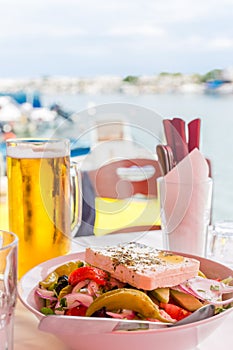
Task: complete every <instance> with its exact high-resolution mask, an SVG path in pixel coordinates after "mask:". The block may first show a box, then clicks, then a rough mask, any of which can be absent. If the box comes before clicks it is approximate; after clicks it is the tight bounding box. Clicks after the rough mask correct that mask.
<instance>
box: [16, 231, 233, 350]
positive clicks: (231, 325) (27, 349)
mask: <svg viewBox="0 0 233 350" xmlns="http://www.w3.org/2000/svg"><path fill="white" fill-rule="evenodd" d="M134 237H135V236H134V234H124V235H111V236H110V235H109V236H106V237H100V238H98V239H97V238H95V237H88V238H82V239H79V244H77V243H74V244H73V248H72V250H73V251H83V250H84V249H85V246H86V245H88V244H89V243H90V244H93V243H94V244H96V245H98V244H100V245H103V244H109V243H112V244H115V243H117V242H119V239H120V240H121V241H122V240H123V241H126V240H133V238H134ZM137 238H139V241H141V242H143V243H146V244H153V245H154V246H156V247H158V248H161V247H162V241H161V233H160V231H156V232H155V231H154V232H152V231H151V232H149V233H147V234H146V235H140V237H139V235H138V234H137ZM37 326H38V320H37V318H36V317H35V316H34V315H33V314H32V313H30V312H29V311H28V310H27V309H26V308H25V307H24V306H23V305H22V304H21V303H20V302H19V301H18V303H17V306H16V315H15V342H14V343H15V348H14V349H15V350H32V349H33V350H37V349H38V350H42V349H51V350H53V349H56V350H68V349H67V347H66V346H65V345H64V344H63V343H61V342H60V341H59V340H58V339H57V338H55V337H54V336H53V335H50V334H47V333H44V332H41V331H39V330H38V329H37ZM232 329H233V313H231V314H230V315H229V317H228V318H226V319H225V320H224V322H223V323H222V324H221V326H220V327H219V328H217V330H216V331H215V332H214V333H213V334H212V335H211V336H209V337H208V338H207V339H206V340H204V341H203V342H202V343H201V344H200V345H199V346H198V347H197V348H195V349H193V350H207V349H211V350H219V349H221V348H223V347H224V348H225V349H227V350H228V349H231V348H232V346H233V345H232V344H233V331H232ZM80 350H82V348H81V347H80ZM90 350H91V349H90ZM145 350H146V349H145Z"/></svg>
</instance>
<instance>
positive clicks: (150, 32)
mask: <svg viewBox="0 0 233 350" xmlns="http://www.w3.org/2000/svg"><path fill="white" fill-rule="evenodd" d="M0 15H1V18H0V78H23V77H29V78H33V77H40V76H71V77H91V76H99V75H120V76H122V77H124V76H127V75H153V74H159V73H160V72H172V73H175V72H181V73H184V74H192V73H200V74H204V73H206V72H208V71H210V70H212V69H215V68H218V69H224V68H229V67H232V66H233V0H195V1H194V0H191V1H190V0H0Z"/></svg>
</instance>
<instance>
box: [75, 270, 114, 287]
mask: <svg viewBox="0 0 233 350" xmlns="http://www.w3.org/2000/svg"><path fill="white" fill-rule="evenodd" d="M87 279H88V280H92V281H95V282H96V283H97V284H99V285H101V286H105V285H106V284H107V281H108V274H107V272H105V271H103V270H101V269H98V268H97V267H92V266H83V267H79V268H78V269H76V270H74V271H73V272H71V274H70V275H69V278H68V281H69V284H71V285H72V286H75V285H76V284H77V283H79V282H81V281H84V280H87Z"/></svg>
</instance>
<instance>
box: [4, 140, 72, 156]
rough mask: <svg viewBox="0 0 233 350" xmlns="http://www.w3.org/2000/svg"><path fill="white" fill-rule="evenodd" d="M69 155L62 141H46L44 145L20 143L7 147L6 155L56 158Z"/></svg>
mask: <svg viewBox="0 0 233 350" xmlns="http://www.w3.org/2000/svg"><path fill="white" fill-rule="evenodd" d="M69 155H70V151H69V147H67V146H66V145H64V143H63V142H61V143H60V144H59V142H56V143H55V144H52V143H48V144H46V145H39V144H37V145H36V144H33V143H28V144H27V143H21V144H17V145H15V144H14V145H10V146H8V147H7V156H8V157H11V158H19V159H22V158H58V157H65V156H69Z"/></svg>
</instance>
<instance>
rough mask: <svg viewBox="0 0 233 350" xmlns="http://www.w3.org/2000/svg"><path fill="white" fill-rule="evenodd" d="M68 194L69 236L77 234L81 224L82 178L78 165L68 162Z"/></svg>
mask: <svg viewBox="0 0 233 350" xmlns="http://www.w3.org/2000/svg"><path fill="white" fill-rule="evenodd" d="M70 194H71V203H70V206H71V236H72V238H73V237H75V235H76V234H77V233H78V230H79V227H80V225H81V223H82V176H81V171H80V169H79V167H78V163H77V162H74V161H71V162H70Z"/></svg>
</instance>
